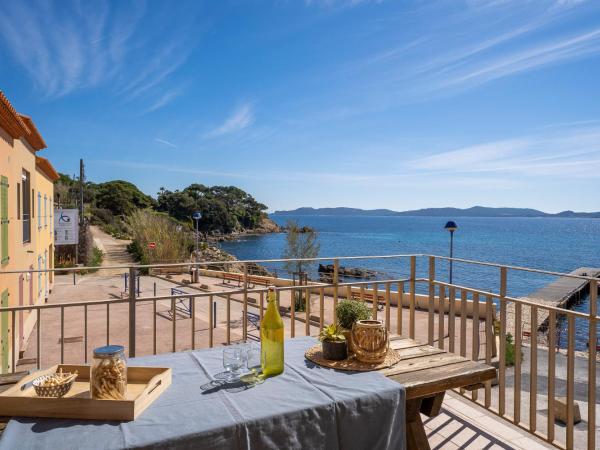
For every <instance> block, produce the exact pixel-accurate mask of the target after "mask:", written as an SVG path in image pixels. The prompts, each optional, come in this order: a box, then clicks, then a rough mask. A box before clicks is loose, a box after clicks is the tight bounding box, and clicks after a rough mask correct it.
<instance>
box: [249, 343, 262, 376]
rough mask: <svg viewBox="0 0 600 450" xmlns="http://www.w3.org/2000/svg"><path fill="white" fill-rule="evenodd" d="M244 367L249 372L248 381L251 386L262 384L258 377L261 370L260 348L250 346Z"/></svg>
mask: <svg viewBox="0 0 600 450" xmlns="http://www.w3.org/2000/svg"><path fill="white" fill-rule="evenodd" d="M246 367H248V370H249V371H250V374H251V376H250V379H249V380H248V381H249V382H250V383H252V384H258V383H262V382H263V381H264V380H263V379H262V377H260V376H259V374H260V372H261V370H262V364H261V352H260V347H255V346H252V347H250V348H249V349H248V352H247V353H246Z"/></svg>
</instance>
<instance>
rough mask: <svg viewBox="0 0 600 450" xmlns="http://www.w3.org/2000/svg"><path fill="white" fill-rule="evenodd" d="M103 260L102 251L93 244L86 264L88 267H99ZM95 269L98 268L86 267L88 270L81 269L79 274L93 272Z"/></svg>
mask: <svg viewBox="0 0 600 450" xmlns="http://www.w3.org/2000/svg"><path fill="white" fill-rule="evenodd" d="M103 260H104V252H103V251H102V250H100V249H99V248H98V247H96V246H94V248H93V249H92V254H91V255H90V257H89V260H88V262H87V264H86V265H87V266H88V267H100V266H101V265H102V261H103ZM97 271H98V269H88V270H81V271H80V272H79V273H80V274H81V275H86V274H88V273H94V272H97Z"/></svg>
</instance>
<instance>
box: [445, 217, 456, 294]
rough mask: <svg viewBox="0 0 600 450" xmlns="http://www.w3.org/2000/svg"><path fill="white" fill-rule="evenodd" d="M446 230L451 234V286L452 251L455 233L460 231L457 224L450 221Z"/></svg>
mask: <svg viewBox="0 0 600 450" xmlns="http://www.w3.org/2000/svg"><path fill="white" fill-rule="evenodd" d="M444 228H445V229H446V230H447V231H449V232H450V284H452V250H453V248H452V247H453V246H454V232H455V231H456V230H457V229H458V226H457V225H456V222H454V221H452V220H449V221H448V222H446V225H445V226H444Z"/></svg>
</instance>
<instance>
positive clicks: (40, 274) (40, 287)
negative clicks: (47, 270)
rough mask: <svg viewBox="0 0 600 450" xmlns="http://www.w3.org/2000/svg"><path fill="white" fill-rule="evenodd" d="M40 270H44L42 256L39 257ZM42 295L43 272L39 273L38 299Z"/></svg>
mask: <svg viewBox="0 0 600 450" xmlns="http://www.w3.org/2000/svg"><path fill="white" fill-rule="evenodd" d="M38 270H40V271H41V270H42V256H41V255H38ZM41 294H42V272H38V297H39V296H40V295H41Z"/></svg>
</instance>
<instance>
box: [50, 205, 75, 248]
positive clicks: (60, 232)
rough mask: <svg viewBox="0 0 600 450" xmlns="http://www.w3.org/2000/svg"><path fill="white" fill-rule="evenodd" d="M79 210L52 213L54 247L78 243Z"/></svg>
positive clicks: (61, 210)
mask: <svg viewBox="0 0 600 450" xmlns="http://www.w3.org/2000/svg"><path fill="white" fill-rule="evenodd" d="M78 223H79V210H77V209H56V210H55V211H54V245H67V244H78V243H79V227H78Z"/></svg>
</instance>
